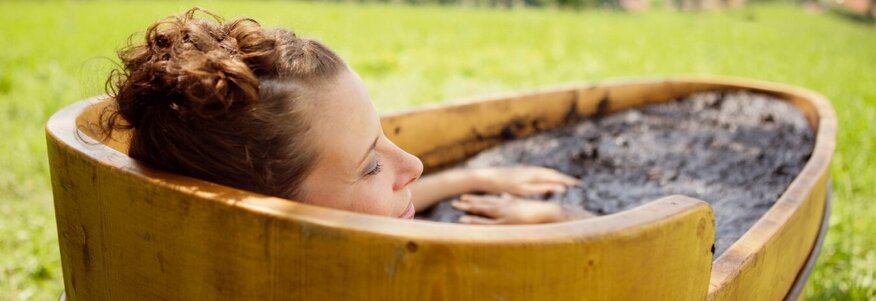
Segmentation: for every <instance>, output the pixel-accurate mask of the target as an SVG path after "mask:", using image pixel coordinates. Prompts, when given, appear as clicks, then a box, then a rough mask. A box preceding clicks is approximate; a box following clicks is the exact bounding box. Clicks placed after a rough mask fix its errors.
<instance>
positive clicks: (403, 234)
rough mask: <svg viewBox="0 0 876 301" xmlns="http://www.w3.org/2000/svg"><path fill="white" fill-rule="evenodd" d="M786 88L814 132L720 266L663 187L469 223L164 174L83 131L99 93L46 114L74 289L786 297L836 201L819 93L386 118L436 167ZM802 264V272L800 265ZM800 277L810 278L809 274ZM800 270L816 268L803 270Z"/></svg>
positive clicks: (610, 97) (459, 106) (110, 292)
mask: <svg viewBox="0 0 876 301" xmlns="http://www.w3.org/2000/svg"><path fill="white" fill-rule="evenodd" d="M724 89H748V90H754V91H758V92H762V93H769V94H773V95H778V96H780V97H782V98H785V99H787V100H788V101H790V102H791V103H793V104H794V105H795V106H796V107H798V108H800V109H801V110H802V111H803V112H804V113H805V114H806V116H807V118H808V120H809V122H810V124H811V125H812V126H813V127H814V128H816V129H817V138H816V146H815V150H814V152H813V154H812V157H811V159H810V160H809V162H808V163H807V164H806V166H805V167H804V169H803V171H802V172H801V174H800V175H799V176H798V177H797V178H796V179H795V180H794V181H793V182H792V183H791V185H790V187H788V189H787V191H786V192H785V193H784V194H782V196H781V197H780V198H779V199H778V201H777V202H776V203H775V205H774V206H773V207H772V208H771V209H770V210H769V211H768V212H767V213H766V214H765V215H764V216H763V218H761V219H760V220H759V221H758V222H757V223H756V224H755V225H754V226H753V227H752V228H751V229H750V230H749V231H748V232H747V233H746V234H745V235H744V236H742V237H741V238H740V239H739V240H738V241H737V242H736V243H735V244H733V245H732V246H731V247H730V248H729V249H728V250H727V251H726V252H725V253H724V254H723V255H721V256H720V257H718V258H717V260H715V261H714V262H713V260H712V252H713V241H714V216H713V213H712V209H711V207H710V206H709V205H708V204H707V203H705V202H703V201H700V200H696V199H692V198H689V197H685V196H667V197H664V198H661V199H658V200H654V201H653V202H651V203H648V204H646V205H643V206H641V207H637V208H634V209H632V210H629V211H625V212H621V213H617V214H612V215H607V216H602V217H598V218H594V219H589V220H580V221H572V222H565V223H557V224H547V225H523V226H467V225H458V224H443V223H435V222H429V221H407V220H399V219H394V218H387V217H379V216H370V215H364V214H357V213H351V212H344V211H338V210H333V209H327V208H320V207H315V206H310V205H305V204H299V203H296V202H291V201H288V200H285V199H278V198H273V197H266V196H263V195H259V194H255V193H250V192H246V191H241V190H237V189H233V188H229V187H226V186H221V185H216V184H212V183H208V182H205V181H201V180H197V179H193V178H189V177H184V176H179V175H175V174H171V173H166V172H162V171H160V170H155V169H152V168H149V167H147V166H144V165H142V164H140V163H138V162H136V161H134V160H132V159H131V158H129V157H128V156H126V154H125V150H126V147H125V143H124V141H125V137H124V136H125V135H124V134H123V133H122V135H119V136H118V137H115V139H116V140H118V141H109V142H107V143H100V142H97V141H96V140H95V139H94V138H93V137H97V136H96V135H94V133H92V132H91V131H90V130H89V129H90V128H91V127H90V126H89V125H90V124H91V123H93V122H94V121H95V120H96V117H97V113H98V112H99V111H100V110H101V109H102V108H103V107H104V106H105V105H106V104H107V102H106V101H100V100H98V99H91V100H86V101H81V102H78V103H75V104H73V105H71V106H69V107H67V108H64V109H62V110H61V111H59V112H58V113H56V114H55V115H54V116H52V118H51V119H50V120H49V122H48V125H47V136H48V146H49V147H48V155H49V162H50V168H51V175H52V188H53V191H54V199H55V211H56V217H57V225H58V236H59V242H60V250H61V259H62V264H63V272H64V284H65V286H66V296H67V298H68V299H70V300H704V299H706V300H779V299H782V298H785V297H787V296H796V294H795V293H794V292H793V291H794V290H792V286H794V284H795V283H798V284H799V283H800V282H801V281H798V280H797V278H798V274H801V272H805V269H804V265H805V263H806V262H807V259H808V258H810V253H813V254H812V257H813V258H814V256H815V255H817V252H812V250H813V249H815V246H816V243H815V242H816V238H817V237H818V236H819V235H818V234H819V228H820V225H821V224H822V219H823V216H824V212H825V203H826V202H825V198H826V193H827V189H828V186H827V185H828V182H829V164H830V160H831V156H832V154H833V151H834V142H835V141H834V140H835V132H836V126H837V121H836V118H835V117H834V113H833V110H832V109H831V107H830V104H829V102H828V101H827V100H826V99H825V98H824V97H822V96H819V95H818V94H815V93H813V92H810V91H807V90H803V89H799V88H794V87H789V86H784V85H778V84H772V83H765V82H756V81H750V80H742V79H726V78H669V79H650V80H630V81H613V82H605V83H597V84H592V85H581V86H571V87H566V88H555V89H550V90H544V91H537V92H532V93H520V94H511V95H505V96H497V97H491V98H479V99H469V100H464V101H461V102H455V103H450V104H441V105H435V106H428V107H423V108H418V109H414V110H411V111H406V112H401V113H395V114H390V115H386V116H384V117H383V127H384V130H385V131H386V134H387V135H388V136H389V138H390V139H391V140H393V141H395V143H397V144H398V145H399V146H401V147H402V148H404V149H406V150H407V151H409V152H411V153H413V154H415V155H417V156H419V157H420V158H421V159H422V160H423V162H424V164H425V166H426V168H427V170H435V169H436V168H439V167H441V166H445V165H448V164H452V163H454V162H458V161H460V160H462V159H464V158H466V157H468V156H471V155H472V154H474V153H477V152H478V151H481V150H483V149H485V148H487V147H489V146H492V145H495V144H497V143H500V142H501V141H503V140H505V139H508V138H512V137H522V136H527V135H530V134H532V133H534V132H536V131H538V130H541V129H546V128H551V127H556V126H560V125H563V124H564V123H565V122H566V121H567V120H571V119H575V118H577V117H582V116H583V117H586V116H589V115H592V114H596V113H608V112H612V111H616V110H621V109H624V108H629V107H635V106H639V105H643V104H648V103H657V102H662V101H667V100H670V99H673V98H677V97H681V96H685V95H688V94H691V93H695V92H701V91H710V90H724ZM804 274H805V273H804ZM804 276H805V275H804ZM802 278H803V279H802V281H803V282H805V277H802Z"/></svg>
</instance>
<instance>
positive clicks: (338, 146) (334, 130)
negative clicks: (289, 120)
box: [311, 71, 380, 168]
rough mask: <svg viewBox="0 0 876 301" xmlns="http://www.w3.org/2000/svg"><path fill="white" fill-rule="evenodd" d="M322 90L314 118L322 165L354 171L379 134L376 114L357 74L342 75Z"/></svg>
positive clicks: (315, 140)
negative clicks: (326, 163) (336, 166)
mask: <svg viewBox="0 0 876 301" xmlns="http://www.w3.org/2000/svg"><path fill="white" fill-rule="evenodd" d="M321 90H322V91H321V92H322V93H318V94H319V95H317V96H316V97H317V99H315V100H314V101H315V102H316V105H315V106H314V112H313V113H312V115H311V129H312V132H311V134H312V135H313V136H312V137H313V138H314V139H313V141H314V144H315V146H316V147H317V151H318V152H319V154H320V156H321V157H322V160H321V161H324V162H329V163H332V164H341V165H342V166H341V167H347V168H354V167H355V165H356V164H357V163H358V161H359V160H360V159H361V158H362V156H364V155H365V154H366V151H367V150H368V148H369V147H370V146H371V143H372V142H373V141H374V138H375V137H377V135H379V134H380V119H379V116H378V115H377V111H376V110H375V109H374V105H373V104H372V103H371V98H370V97H368V92H367V90H366V89H365V86H364V84H363V83H362V80H361V79H360V78H359V76H358V75H357V74H356V73H354V72H351V71H342V72H341V73H340V74H339V75H338V76H337V77H336V78H335V80H334V81H331V82H329V83H328V84H326V85H325V86H324V87H322V89H321ZM349 165H352V166H349Z"/></svg>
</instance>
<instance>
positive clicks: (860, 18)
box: [829, 8, 876, 25]
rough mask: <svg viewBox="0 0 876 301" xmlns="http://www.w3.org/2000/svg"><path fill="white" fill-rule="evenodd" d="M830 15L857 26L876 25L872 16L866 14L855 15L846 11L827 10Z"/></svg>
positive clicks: (875, 19) (855, 13) (838, 9)
mask: <svg viewBox="0 0 876 301" xmlns="http://www.w3.org/2000/svg"><path fill="white" fill-rule="evenodd" d="M829 12H830V14H831V15H833V16H836V17H840V18H841V19H844V20H847V21H852V22H855V23H859V24H865V25H876V18H874V16H873V15H871V14H867V13H863V14H862V13H857V12H854V11H851V10H847V9H840V8H833V9H830V10H829Z"/></svg>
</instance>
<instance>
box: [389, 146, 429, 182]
mask: <svg viewBox="0 0 876 301" xmlns="http://www.w3.org/2000/svg"><path fill="white" fill-rule="evenodd" d="M396 148H397V147H396ZM398 151H399V153H400V158H399V164H398V173H397V176H396V179H395V183H393V185H392V189H393V190H396V191H397V190H401V189H403V188H405V187H407V186H408V184H411V183H412V182H414V181H416V180H417V179H419V178H420V175H422V174H423V162H422V161H420V158H417V157H416V156H414V155H411V154H409V153H408V152H406V151H404V150H402V149H401V148H398Z"/></svg>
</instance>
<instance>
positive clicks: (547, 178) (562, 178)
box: [536, 168, 581, 186]
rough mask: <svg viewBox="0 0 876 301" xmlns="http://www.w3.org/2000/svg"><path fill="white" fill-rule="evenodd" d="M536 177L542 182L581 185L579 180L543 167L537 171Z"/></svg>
mask: <svg viewBox="0 0 876 301" xmlns="http://www.w3.org/2000/svg"><path fill="white" fill-rule="evenodd" d="M536 179H537V180H539V181H543V182H551V183H558V184H563V185H568V186H579V185H581V180H578V179H577V178H575V177H572V176H569V175H567V174H564V173H561V172H559V171H557V170H553V169H549V168H545V169H544V170H543V171H542V172H540V173H538V175H537V176H536Z"/></svg>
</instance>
